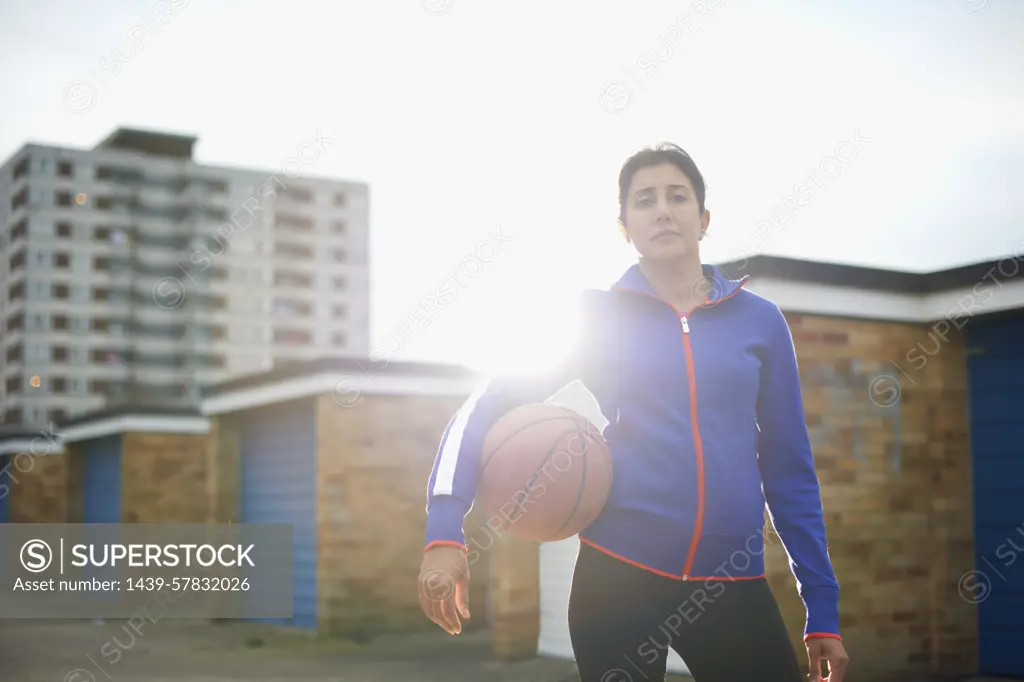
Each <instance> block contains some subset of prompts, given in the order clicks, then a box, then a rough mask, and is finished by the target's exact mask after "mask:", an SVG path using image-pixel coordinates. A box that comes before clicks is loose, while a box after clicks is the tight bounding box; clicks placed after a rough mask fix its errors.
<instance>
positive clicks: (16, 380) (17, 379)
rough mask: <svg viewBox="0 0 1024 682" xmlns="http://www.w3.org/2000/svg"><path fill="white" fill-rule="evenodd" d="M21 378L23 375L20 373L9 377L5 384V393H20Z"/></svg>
mask: <svg viewBox="0 0 1024 682" xmlns="http://www.w3.org/2000/svg"><path fill="white" fill-rule="evenodd" d="M22 380H23V377H22V376H21V375H20V374H17V375H15V376H13V377H11V378H9V379H8V380H7V382H6V384H5V388H6V390H7V395H10V394H12V393H21V386H22Z"/></svg>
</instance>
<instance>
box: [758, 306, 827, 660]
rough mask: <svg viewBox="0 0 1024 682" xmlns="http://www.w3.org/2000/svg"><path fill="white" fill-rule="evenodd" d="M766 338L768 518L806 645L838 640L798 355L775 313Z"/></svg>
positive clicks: (761, 404)
mask: <svg viewBox="0 0 1024 682" xmlns="http://www.w3.org/2000/svg"><path fill="white" fill-rule="evenodd" d="M770 335H771V342H770V344H769V348H768V352H767V353H766V354H765V357H764V362H763V364H762V367H761V387H760V393H759V395H758V401H757V422H758V427H759V428H760V432H761V433H760V437H759V443H758V464H759V466H760V468H761V481H762V485H763V487H764V493H765V499H766V501H767V502H768V513H769V515H770V516H771V519H772V524H773V525H774V526H775V529H776V531H778V533H779V537H780V538H781V539H782V544H783V546H785V548H786V553H787V554H788V555H789V565H790V569H791V570H792V571H793V576H794V577H795V578H796V581H797V589H798V590H799V592H800V597H801V598H802V599H803V602H804V606H805V607H806V608H807V623H806V626H805V629H804V639H805V640H806V639H808V638H810V637H839V584H838V582H837V581H836V577H835V573H834V572H833V569H832V562H831V560H830V559H829V556H828V544H827V541H826V538H825V519H824V512H823V510H822V504H821V490H820V487H819V485H818V477H817V474H816V473H815V471H814V458H813V456H812V454H811V443H810V438H809V437H808V435H807V425H806V422H805V417H804V407H803V398H802V395H801V391H800V375H799V372H798V371H797V360H796V352H795V349H794V347H793V337H792V334H791V332H790V330H789V325H788V324H787V323H786V318H785V317H783V315H782V312H781V311H780V310H779V309H778V308H776V309H775V310H774V313H773V315H772V317H771V320H770Z"/></svg>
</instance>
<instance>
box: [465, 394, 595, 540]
mask: <svg viewBox="0 0 1024 682" xmlns="http://www.w3.org/2000/svg"><path fill="white" fill-rule="evenodd" d="M611 485H612V460H611V454H610V452H609V450H608V444H607V443H606V442H605V440H604V438H602V437H601V434H600V432H599V431H598V430H597V427H595V426H594V425H593V424H591V423H590V421H589V420H587V419H586V418H585V417H583V416H582V415H580V414H579V413H577V412H575V411H573V410H570V409H568V408H566V407H560V406H557V405H546V404H534V405H524V406H522V407H518V408H516V409H513V410H511V411H509V412H508V413H506V414H505V415H504V416H502V417H501V418H500V419H498V420H497V421H496V422H495V423H494V425H493V426H492V427H491V429H490V431H488V432H487V436H486V437H485V438H484V447H483V451H482V455H481V462H480V480H479V484H478V487H477V500H478V501H479V502H480V504H482V506H483V508H484V510H485V511H486V512H487V517H488V524H489V525H490V526H491V527H492V528H500V529H501V530H502V531H507V532H508V533H509V534H510V535H514V536H516V537H518V538H522V539H524V540H532V541H534V542H555V541H557V540H564V539H565V538H568V537H572V536H573V535H576V534H577V533H579V532H580V531H581V530H583V529H584V528H586V527H587V526H589V525H590V524H591V523H592V522H593V520H594V519H596V518H597V515H598V514H600V513H601V509H602V508H603V507H604V503H605V500H606V499H607V497H608V491H609V490H610V489H611Z"/></svg>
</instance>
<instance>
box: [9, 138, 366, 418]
mask: <svg viewBox="0 0 1024 682" xmlns="http://www.w3.org/2000/svg"><path fill="white" fill-rule="evenodd" d="M195 142H196V138H194V137H191V136H185V135H170V134H163V133H157V132H150V131H142V130H131V129H118V130H116V131H114V132H113V133H112V134H111V135H110V136H109V137H107V138H106V139H105V140H103V141H102V142H101V143H100V144H98V145H97V146H96V147H95V148H93V149H66V148H60V147H53V146H43V145H36V144H28V145H25V146H24V147H22V148H21V149H20V150H18V151H17V152H16V153H15V154H14V155H13V156H12V157H11V158H10V159H8V160H7V161H5V162H4V164H3V165H2V166H0V256H2V257H0V276H2V284H0V291H2V293H0V305H2V306H3V309H2V311H0V325H2V334H3V336H2V338H3V348H2V349H0V368H2V370H3V382H2V385H0V391H2V393H0V417H2V419H3V422H4V423H5V424H7V425H22V426H34V425H44V424H47V423H49V422H50V421H56V420H60V419H61V418H63V417H66V416H73V415H75V414H80V413H82V412H86V411H92V410H96V409H100V408H102V407H105V406H108V405H113V404H118V403H124V402H134V403H162V404H173V403H181V404H189V403H191V402H193V401H194V400H196V398H197V397H198V392H199V388H200V386H202V385H204V384H208V383H213V382H218V381H223V380H225V379H228V378H231V377H235V376H239V375H242V374H248V373H252V372H258V371H262V370H265V369H270V368H271V367H273V366H278V365H281V364H282V363H286V362H289V361H293V360H303V359H309V358H313V357H318V356H324V355H335V354H351V353H357V354H365V353H366V352H368V348H369V322H368V318H369V273H368V270H369V257H368V241H369V235H368V232H369V207H368V202H369V189H368V187H367V186H366V185H365V184H363V183H354V182H342V181H335V180H329V179H319V178H316V177H310V176H309V175H308V174H307V173H306V172H304V171H305V170H306V168H304V166H307V167H308V165H310V163H311V161H313V160H314V159H315V157H314V154H323V153H324V150H323V149H322V148H319V149H318V148H317V147H318V145H319V142H318V141H317V140H316V139H314V137H312V136H311V138H310V140H309V142H308V144H306V145H305V146H303V147H300V149H299V150H298V152H297V154H296V157H295V158H294V159H288V160H285V161H284V162H283V163H282V165H281V168H280V169H278V170H267V171H261V170H249V169H234V168H224V167H214V166H207V165H201V164H198V163H196V162H195V161H193V159H192V148H193V145H194V144H195Z"/></svg>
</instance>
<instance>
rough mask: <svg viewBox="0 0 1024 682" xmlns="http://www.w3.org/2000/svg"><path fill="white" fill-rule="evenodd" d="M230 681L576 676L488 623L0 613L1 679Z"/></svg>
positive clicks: (458, 681)
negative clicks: (51, 617) (290, 622)
mask: <svg viewBox="0 0 1024 682" xmlns="http://www.w3.org/2000/svg"><path fill="white" fill-rule="evenodd" d="M689 679H690V678H684V677H677V676H670V677H669V678H668V680H671V681H673V682H683V681H684V680H689ZM236 680H238V681H240V680H261V681H262V682H435V681H436V682H441V681H442V680H443V681H444V682H578V681H579V677H578V675H577V674H576V668H575V665H574V664H573V663H572V662H571V661H561V660H552V659H543V658H533V659H529V660H526V661H522V662H519V663H498V662H495V661H494V660H493V659H492V658H491V651H490V641H489V634H488V633H487V632H475V633H467V634H464V635H460V636H459V637H449V636H448V635H446V634H444V633H442V632H440V631H438V632H437V633H428V634H424V635H418V636H407V637H400V638H381V639H378V640H375V641H374V642H372V643H371V644H368V645H365V646H359V645H355V644H352V643H349V642H344V641H339V640H326V639H323V638H317V637H315V636H311V635H308V634H305V633H300V632H295V631H293V630H290V629H286V628H277V627H273V626H268V625H261V624H257V623H243V622H230V623H224V624H212V625H211V624H209V623H205V622H202V623H200V622H190V621H180V620H163V621H157V622H156V623H150V622H148V621H143V622H142V623H141V624H138V625H136V629H135V630H134V631H133V630H132V629H131V628H130V627H129V626H127V625H126V623H125V622H124V621H110V622H107V623H102V624H94V623H91V622H72V621H62V622H56V623H55V622H46V623H43V622H40V621H29V620H7V621H0V681H2V682H234V681H236ZM901 682H916V681H911V680H903V681H901ZM922 682H923V681H922ZM979 682H980V681H979ZM1000 682H1010V681H1008V680H1001V681H1000Z"/></svg>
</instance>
